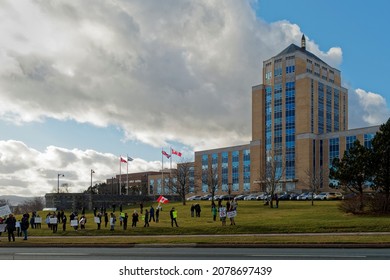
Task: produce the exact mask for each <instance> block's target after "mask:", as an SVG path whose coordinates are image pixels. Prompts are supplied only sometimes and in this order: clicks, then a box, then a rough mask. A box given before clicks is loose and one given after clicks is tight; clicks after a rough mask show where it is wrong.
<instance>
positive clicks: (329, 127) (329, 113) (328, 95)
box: [326, 86, 332, 132]
mask: <svg viewBox="0 0 390 280" xmlns="http://www.w3.org/2000/svg"><path fill="white" fill-rule="evenodd" d="M331 131H332V88H331V87H330V86H326V132H331Z"/></svg>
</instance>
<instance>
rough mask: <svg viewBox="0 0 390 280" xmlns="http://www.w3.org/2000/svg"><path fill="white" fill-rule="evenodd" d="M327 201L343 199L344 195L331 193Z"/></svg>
mask: <svg viewBox="0 0 390 280" xmlns="http://www.w3.org/2000/svg"><path fill="white" fill-rule="evenodd" d="M327 199H329V200H331V199H343V194H342V193H341V192H329V193H328V197H327Z"/></svg>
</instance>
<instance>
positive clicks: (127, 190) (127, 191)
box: [126, 155, 129, 195]
mask: <svg viewBox="0 0 390 280" xmlns="http://www.w3.org/2000/svg"><path fill="white" fill-rule="evenodd" d="M126 159H127V167H126V171H127V172H126V181H127V189H126V194H127V195H129V155H127V158H126Z"/></svg>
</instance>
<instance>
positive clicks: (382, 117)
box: [349, 88, 390, 128]
mask: <svg viewBox="0 0 390 280" xmlns="http://www.w3.org/2000/svg"><path fill="white" fill-rule="evenodd" d="M349 108H350V109H349V127H350V128H357V127H364V126H373V125H380V124H382V123H385V122H386V121H387V119H388V118H389V117H390V109H389V106H388V104H387V102H386V99H385V98H384V97H383V96H381V95H380V94H378V93H373V92H369V91H365V90H363V89H360V88H358V89H355V90H352V92H351V91H350V93H349Z"/></svg>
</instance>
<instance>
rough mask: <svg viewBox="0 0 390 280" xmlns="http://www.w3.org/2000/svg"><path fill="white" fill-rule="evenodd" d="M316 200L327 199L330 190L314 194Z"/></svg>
mask: <svg viewBox="0 0 390 280" xmlns="http://www.w3.org/2000/svg"><path fill="white" fill-rule="evenodd" d="M314 199H315V200H327V199H328V192H321V193H319V194H316V195H315V196H314Z"/></svg>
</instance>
